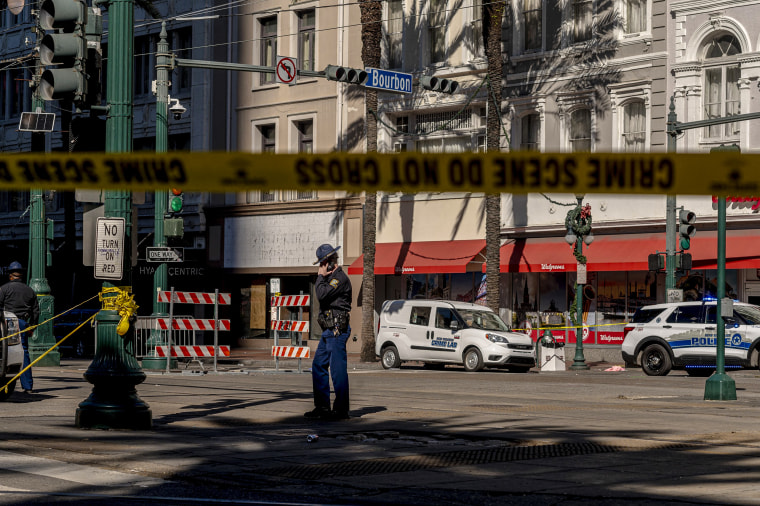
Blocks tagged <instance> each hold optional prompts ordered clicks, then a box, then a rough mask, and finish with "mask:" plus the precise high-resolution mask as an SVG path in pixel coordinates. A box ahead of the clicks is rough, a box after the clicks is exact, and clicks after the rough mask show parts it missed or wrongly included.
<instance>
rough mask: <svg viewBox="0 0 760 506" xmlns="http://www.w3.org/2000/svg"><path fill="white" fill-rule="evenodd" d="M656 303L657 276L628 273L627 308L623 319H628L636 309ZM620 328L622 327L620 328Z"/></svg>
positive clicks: (642, 272) (640, 272)
mask: <svg viewBox="0 0 760 506" xmlns="http://www.w3.org/2000/svg"><path fill="white" fill-rule="evenodd" d="M651 304H657V277H656V275H655V274H654V273H650V272H644V271H637V272H629V273H628V309H627V314H626V319H625V321H630V319H631V317H632V316H633V313H635V312H636V310H637V309H639V308H640V307H644V306H649V305H651ZM621 330H622V329H621Z"/></svg>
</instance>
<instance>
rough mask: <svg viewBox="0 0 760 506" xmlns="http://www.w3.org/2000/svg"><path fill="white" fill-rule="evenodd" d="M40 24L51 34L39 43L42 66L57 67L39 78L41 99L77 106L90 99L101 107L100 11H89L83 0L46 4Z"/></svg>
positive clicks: (61, 0)
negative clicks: (70, 103) (71, 103)
mask: <svg viewBox="0 0 760 506" xmlns="http://www.w3.org/2000/svg"><path fill="white" fill-rule="evenodd" d="M39 21H40V26H41V27H42V29H43V30H46V31H50V32H52V33H47V34H45V36H44V37H43V38H42V40H41V42H40V62H41V63H42V65H55V67H54V68H50V69H46V70H45V71H44V72H43V73H42V76H41V78H40V95H41V96H42V98H43V99H44V100H71V101H73V102H74V103H75V104H77V106H81V105H85V104H86V103H87V102H88V98H89V99H90V100H91V101H97V103H100V66H101V63H100V38H101V36H102V33H103V22H102V17H101V16H100V10H99V9H96V8H93V9H90V10H89V11H88V9H87V6H86V4H85V3H84V1H83V0H44V1H43V2H42V5H41V6H40V11H39ZM88 95H89V97H88Z"/></svg>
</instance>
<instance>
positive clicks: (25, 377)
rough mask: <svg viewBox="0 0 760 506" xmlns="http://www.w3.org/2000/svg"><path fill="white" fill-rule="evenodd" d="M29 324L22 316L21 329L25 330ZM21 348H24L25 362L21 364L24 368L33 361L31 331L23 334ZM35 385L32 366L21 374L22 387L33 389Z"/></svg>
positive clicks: (19, 327)
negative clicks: (30, 356)
mask: <svg viewBox="0 0 760 506" xmlns="http://www.w3.org/2000/svg"><path fill="white" fill-rule="evenodd" d="M27 326H28V325H27V324H26V320H22V319H21V318H19V319H18V329H19V330H24V329H25V328H26V327H27ZM21 348H23V350H24V362H23V364H22V365H21V369H23V368H25V367H26V366H28V365H29V364H30V363H31V362H32V361H31V360H30V359H29V332H24V333H23V334H21ZM33 385H34V381H33V379H32V368H31V367H30V368H29V370H28V371H26V372H25V373H24V374H22V375H21V388H23V389H24V390H32V387H33Z"/></svg>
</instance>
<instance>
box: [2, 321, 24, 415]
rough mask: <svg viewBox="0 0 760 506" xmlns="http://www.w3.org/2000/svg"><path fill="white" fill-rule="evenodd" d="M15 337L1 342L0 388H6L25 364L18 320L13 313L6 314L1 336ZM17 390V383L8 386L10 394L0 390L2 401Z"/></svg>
mask: <svg viewBox="0 0 760 506" xmlns="http://www.w3.org/2000/svg"><path fill="white" fill-rule="evenodd" d="M13 334H15V335H14V336H13V337H10V338H8V339H3V341H2V342H0V388H2V387H4V386H5V384H6V383H8V380H9V379H10V378H12V377H14V376H15V375H16V374H18V372H19V371H20V370H21V364H23V362H24V349H23V348H22V347H21V334H19V333H18V318H16V315H15V314H13V313H10V312H8V311H6V312H5V318H2V321H0V336H1V337H3V338H4V337H5V336H10V335H13ZM15 388H16V381H14V382H13V383H11V384H10V385H8V392H7V393H6V392H5V390H2V389H0V401H4V400H6V399H7V398H8V397H10V396H11V394H12V393H13V390H14V389H15Z"/></svg>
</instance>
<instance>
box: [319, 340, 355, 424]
mask: <svg viewBox="0 0 760 506" xmlns="http://www.w3.org/2000/svg"><path fill="white" fill-rule="evenodd" d="M350 335H351V327H349V328H348V330H346V332H344V333H343V334H338V335H337V336H336V335H335V334H333V331H332V330H325V331H323V332H322V339H320V340H319V345H318V346H317V351H316V353H314V360H313V361H312V363H311V380H312V383H313V385H314V405H315V406H316V407H318V408H327V409H330V377H332V382H333V389H334V390H335V402H334V403H333V410H334V411H336V412H338V413H348V365H347V363H346V362H347V358H346V342H347V341H348V336H350ZM328 369H329V372H328Z"/></svg>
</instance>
